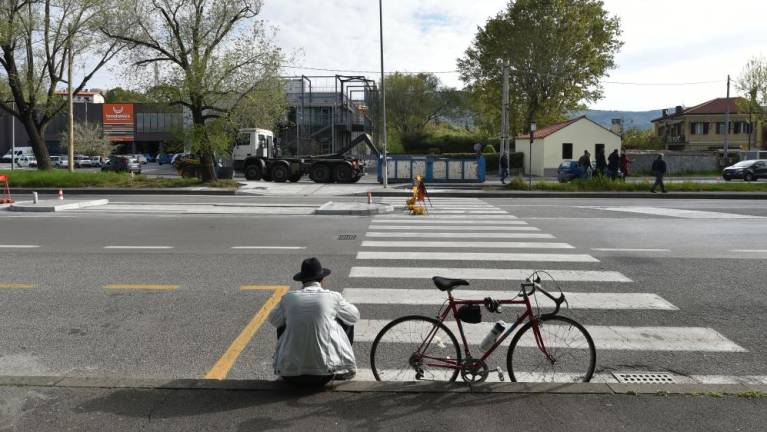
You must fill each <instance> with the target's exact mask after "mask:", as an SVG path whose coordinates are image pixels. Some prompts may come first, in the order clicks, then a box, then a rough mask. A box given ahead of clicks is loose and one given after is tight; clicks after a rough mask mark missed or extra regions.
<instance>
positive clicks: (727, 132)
mask: <svg viewBox="0 0 767 432" xmlns="http://www.w3.org/2000/svg"><path fill="white" fill-rule="evenodd" d="M726 105H727V110H726V111H725V112H726V114H725V116H724V160H725V165H724V166H727V165H729V162H727V161H729V160H730V158H729V151H730V76H729V75H727V103H726Z"/></svg>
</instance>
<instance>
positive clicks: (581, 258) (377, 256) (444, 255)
mask: <svg viewBox="0 0 767 432" xmlns="http://www.w3.org/2000/svg"><path fill="white" fill-rule="evenodd" d="M357 259H358V260H414V261H416V260H427V261H428V260H434V261H528V262H599V260H598V259H596V258H594V257H593V256H591V255H584V254H536V253H488V252H379V251H375V252H364V251H363V252H357Z"/></svg>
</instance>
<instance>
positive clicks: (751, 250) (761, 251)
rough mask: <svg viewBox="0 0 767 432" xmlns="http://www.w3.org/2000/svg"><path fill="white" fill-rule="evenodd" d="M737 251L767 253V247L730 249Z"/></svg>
mask: <svg viewBox="0 0 767 432" xmlns="http://www.w3.org/2000/svg"><path fill="white" fill-rule="evenodd" d="M730 252H735V253H767V249H730Z"/></svg>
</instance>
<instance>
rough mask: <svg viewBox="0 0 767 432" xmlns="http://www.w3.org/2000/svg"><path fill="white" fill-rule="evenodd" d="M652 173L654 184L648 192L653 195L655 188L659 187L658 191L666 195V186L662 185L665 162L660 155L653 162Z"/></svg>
mask: <svg viewBox="0 0 767 432" xmlns="http://www.w3.org/2000/svg"><path fill="white" fill-rule="evenodd" d="M652 172H653V174H654V175H655V184H653V185H652V188H651V189H650V192H652V193H655V188H656V187H658V186H660V191H661V192H663V193H666V185H664V184H663V176H664V175H666V161H664V160H663V155H662V154H659V155H658V158H657V159H655V161H653V163H652Z"/></svg>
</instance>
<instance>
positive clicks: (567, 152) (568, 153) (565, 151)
mask: <svg viewBox="0 0 767 432" xmlns="http://www.w3.org/2000/svg"><path fill="white" fill-rule="evenodd" d="M572 158H573V144H572V143H562V159H572Z"/></svg>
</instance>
